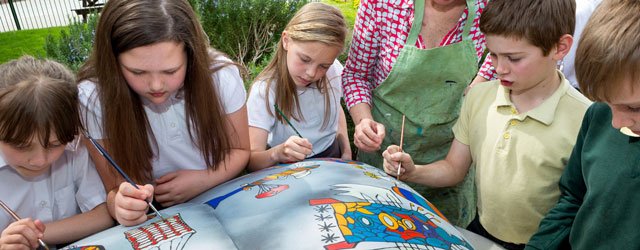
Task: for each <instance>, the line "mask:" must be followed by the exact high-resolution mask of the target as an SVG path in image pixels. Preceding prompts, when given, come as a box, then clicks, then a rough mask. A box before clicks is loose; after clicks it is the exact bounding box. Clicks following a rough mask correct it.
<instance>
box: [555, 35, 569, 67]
mask: <svg viewBox="0 0 640 250" xmlns="http://www.w3.org/2000/svg"><path fill="white" fill-rule="evenodd" d="M572 45H573V36H571V35H569V34H564V35H562V36H561V37H560V40H558V43H557V44H556V50H555V52H554V53H553V59H554V60H557V61H559V60H562V58H564V57H565V56H566V55H567V54H569V51H570V50H571V46H572Z"/></svg>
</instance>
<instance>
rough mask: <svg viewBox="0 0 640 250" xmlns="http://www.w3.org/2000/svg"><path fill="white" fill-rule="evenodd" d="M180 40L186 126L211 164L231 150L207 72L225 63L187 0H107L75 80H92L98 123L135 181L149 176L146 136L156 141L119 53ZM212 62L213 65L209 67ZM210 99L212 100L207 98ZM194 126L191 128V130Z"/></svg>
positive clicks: (218, 103)
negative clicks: (90, 48)
mask: <svg viewBox="0 0 640 250" xmlns="http://www.w3.org/2000/svg"><path fill="white" fill-rule="evenodd" d="M166 41H173V42H179V43H183V44H184V47H185V52H186V54H187V72H186V76H185V79H184V85H183V87H182V89H181V91H182V92H181V94H182V96H183V97H184V100H185V113H186V123H187V128H189V135H190V137H191V139H192V141H194V142H195V144H196V145H197V146H198V147H199V148H200V150H201V152H202V157H203V158H204V160H205V162H206V164H207V168H209V169H216V165H217V163H220V162H223V161H224V160H225V159H224V158H225V155H226V154H227V153H228V152H229V151H230V147H231V146H230V139H229V137H228V135H227V134H226V133H225V132H226V130H225V127H226V126H227V125H226V124H225V120H224V119H222V117H224V116H225V113H224V110H223V108H222V106H221V103H220V100H219V96H218V90H217V89H216V87H215V86H214V84H213V78H212V77H211V74H213V73H214V72H216V71H218V70H219V69H221V68H222V67H224V66H226V65H228V63H223V62H220V61H215V60H214V59H215V58H217V57H218V56H219V55H221V54H220V53H219V52H216V51H214V50H213V49H211V48H210V47H209V41H208V38H207V36H206V35H205V33H204V31H203V30H202V26H200V23H199V22H198V18H197V17H196V15H195V12H194V11H193V9H192V7H191V6H190V5H189V3H188V2H187V1H186V0H110V1H108V2H107V4H106V5H105V6H104V9H103V10H102V14H101V16H100V20H99V22H98V26H97V29H96V37H95V44H94V47H93V52H92V54H91V57H90V58H89V60H88V61H87V63H86V64H85V65H83V67H82V68H81V69H80V72H79V76H78V78H79V81H82V80H86V79H88V80H91V81H93V82H96V85H97V88H98V93H99V94H98V97H99V100H100V102H101V103H102V113H103V120H102V125H103V129H104V133H105V139H107V143H106V144H107V147H108V148H109V151H110V153H111V154H112V156H113V158H114V160H115V161H117V162H118V164H120V165H121V167H122V168H123V169H124V171H125V172H127V174H129V175H130V176H131V177H132V178H133V179H134V180H135V181H138V182H147V181H149V180H151V173H152V166H151V160H152V158H153V157H154V155H153V151H152V148H151V142H150V139H151V141H153V143H154V146H156V147H157V144H156V143H157V142H156V141H155V137H154V135H153V133H152V131H151V128H150V125H149V121H148V119H147V116H146V114H145V111H144V108H143V106H142V100H141V97H140V96H139V95H137V94H136V93H135V92H134V91H133V90H132V89H131V88H130V87H129V85H128V84H127V82H126V80H125V79H124V76H123V74H122V71H121V68H120V65H119V63H118V56H119V55H120V54H121V53H124V52H126V51H128V50H131V49H134V48H137V47H141V46H146V45H151V44H155V43H159V42H166ZM212 65H213V66H212ZM212 102H213V103H212ZM192 130H193V131H192Z"/></svg>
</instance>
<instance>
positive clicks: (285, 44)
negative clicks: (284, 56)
mask: <svg viewBox="0 0 640 250" xmlns="http://www.w3.org/2000/svg"><path fill="white" fill-rule="evenodd" d="M280 39H282V47H283V48H284V50H289V33H287V31H286V30H285V31H283V32H282V37H281V38H280Z"/></svg>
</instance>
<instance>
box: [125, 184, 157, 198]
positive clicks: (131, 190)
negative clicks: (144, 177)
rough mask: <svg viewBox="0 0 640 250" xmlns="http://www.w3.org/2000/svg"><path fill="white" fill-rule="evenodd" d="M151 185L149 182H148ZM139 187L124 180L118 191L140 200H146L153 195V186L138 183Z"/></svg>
mask: <svg viewBox="0 0 640 250" xmlns="http://www.w3.org/2000/svg"><path fill="white" fill-rule="evenodd" d="M147 185H149V184H147ZM137 186H138V188H135V187H134V186H133V185H131V184H130V183H128V182H123V183H121V184H120V188H118V193H119V194H121V195H122V196H125V197H131V198H134V199H139V200H146V199H148V198H149V197H151V196H152V195H153V186H151V185H149V186H146V185H145V186H140V185H137Z"/></svg>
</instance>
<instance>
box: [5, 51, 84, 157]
mask: <svg viewBox="0 0 640 250" xmlns="http://www.w3.org/2000/svg"><path fill="white" fill-rule="evenodd" d="M81 129H82V125H81V123H80V116H79V111H78V89H77V88H76V86H75V78H74V76H73V73H71V71H70V70H69V69H68V68H67V67H65V66H64V65H62V64H60V63H58V62H55V61H52V60H47V59H43V60H40V59H35V58H33V57H31V56H23V57H21V58H19V59H16V60H12V61H9V62H7V63H4V64H2V65H0V141H3V142H6V143H9V144H13V145H24V144H27V143H29V142H30V140H31V139H32V138H33V136H36V135H37V138H38V140H39V142H40V144H41V145H42V146H43V147H45V148H47V147H49V138H50V135H51V133H54V134H55V135H56V138H57V139H58V141H59V142H60V143H61V144H67V143H69V142H71V141H73V140H74V138H75V136H76V135H78V134H79V132H80V130H81Z"/></svg>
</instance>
